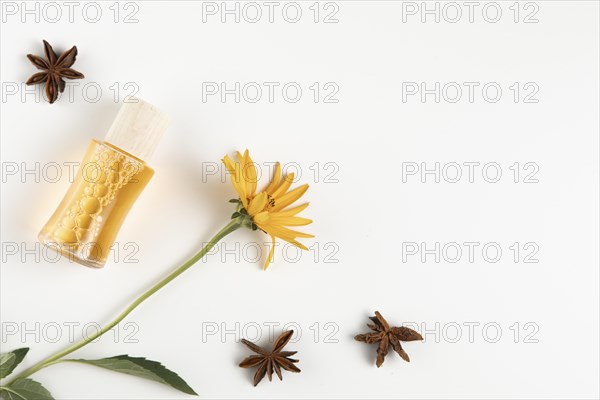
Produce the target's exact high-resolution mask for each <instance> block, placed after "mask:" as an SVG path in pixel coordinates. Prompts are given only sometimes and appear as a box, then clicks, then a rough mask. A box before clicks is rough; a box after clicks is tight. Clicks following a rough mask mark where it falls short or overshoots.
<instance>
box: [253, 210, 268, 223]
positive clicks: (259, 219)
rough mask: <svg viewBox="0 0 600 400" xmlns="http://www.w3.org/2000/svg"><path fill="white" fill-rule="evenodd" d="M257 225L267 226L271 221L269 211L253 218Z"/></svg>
mask: <svg viewBox="0 0 600 400" xmlns="http://www.w3.org/2000/svg"><path fill="white" fill-rule="evenodd" d="M252 219H253V220H254V223H255V224H257V225H258V224H266V223H267V222H269V219H271V216H270V215H269V212H268V211H263V212H259V213H258V214H256V215H254V216H253V217H252Z"/></svg>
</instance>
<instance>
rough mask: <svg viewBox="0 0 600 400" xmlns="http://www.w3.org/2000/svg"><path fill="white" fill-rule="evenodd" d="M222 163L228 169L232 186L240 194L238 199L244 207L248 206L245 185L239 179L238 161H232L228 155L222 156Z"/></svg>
mask: <svg viewBox="0 0 600 400" xmlns="http://www.w3.org/2000/svg"><path fill="white" fill-rule="evenodd" d="M222 161H223V164H225V168H227V171H229V174H230V175H231V183H232V184H233V188H234V189H235V191H236V192H237V193H238V195H239V196H240V200H241V201H242V204H243V206H244V207H248V196H247V193H246V185H245V184H244V182H243V181H242V180H241V178H240V177H241V174H240V167H239V164H238V163H234V162H233V161H232V160H231V158H229V156H228V155H225V157H223V160H222Z"/></svg>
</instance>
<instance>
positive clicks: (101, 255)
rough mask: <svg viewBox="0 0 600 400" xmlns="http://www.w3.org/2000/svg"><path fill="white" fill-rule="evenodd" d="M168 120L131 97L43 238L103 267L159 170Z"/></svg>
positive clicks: (94, 145)
mask: <svg viewBox="0 0 600 400" xmlns="http://www.w3.org/2000/svg"><path fill="white" fill-rule="evenodd" d="M167 125H168V117H167V116H166V115H165V114H163V113H162V112H160V111H159V110H157V109H156V108H155V107H154V106H152V105H151V104H148V103H146V102H144V101H142V100H140V99H135V98H130V99H128V102H127V103H124V104H123V106H122V107H121V109H120V111H119V113H118V114H117V117H116V118H115V121H114V122H113V124H112V126H111V128H110V130H109V132H108V134H107V135H106V137H105V138H104V140H103V141H97V140H92V142H91V143H90V144H89V146H88V148H87V151H86V153H85V156H84V157H83V161H82V163H81V165H80V166H79V170H78V171H77V174H76V176H75V180H74V181H73V183H72V184H71V187H70V188H69V190H68V191H67V193H66V195H65V197H64V198H63V200H62V202H61V203H60V205H59V206H58V208H57V209H56V211H55V212H54V214H53V215H52V217H50V220H49V221H48V222H47V223H46V225H45V226H44V227H43V228H42V230H41V232H40V234H39V236H38V237H39V240H40V241H41V242H42V243H44V244H45V245H47V246H48V247H50V248H51V249H53V250H55V251H57V252H59V253H61V254H62V255H65V256H67V257H69V259H71V260H73V261H76V262H78V263H80V264H83V265H86V266H88V267H96V268H100V267H103V266H104V264H105V263H106V260H107V257H108V255H109V253H110V250H111V248H112V245H113V243H114V240H115V238H116V236H117V233H118V232H119V229H120V228H121V224H122V223H123V221H124V220H125V217H126V216H127V213H128V212H129V210H130V208H131V207H132V206H133V203H134V202H135V200H136V199H137V198H138V196H139V195H140V193H141V192H142V190H143V189H144V188H145V187H146V185H147V184H148V182H149V181H150V178H152V175H154V170H153V169H152V168H150V167H149V166H148V165H147V164H146V161H147V160H148V159H149V158H150V156H151V155H152V153H153V152H154V149H155V148H156V145H157V144H158V142H159V141H160V138H161V137H162V135H163V133H164V131H165V130H166V128H167Z"/></svg>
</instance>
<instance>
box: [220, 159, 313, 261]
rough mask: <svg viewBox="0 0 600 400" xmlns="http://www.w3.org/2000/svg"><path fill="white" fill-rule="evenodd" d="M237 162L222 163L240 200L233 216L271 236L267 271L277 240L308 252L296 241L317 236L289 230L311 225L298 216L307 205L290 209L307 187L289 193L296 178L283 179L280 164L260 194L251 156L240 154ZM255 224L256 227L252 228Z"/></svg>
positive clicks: (291, 175) (292, 175)
mask: <svg viewBox="0 0 600 400" xmlns="http://www.w3.org/2000/svg"><path fill="white" fill-rule="evenodd" d="M236 158H237V161H233V160H232V159H231V158H229V156H228V155H226V156H225V157H223V160H222V161H223V163H224V164H225V167H226V168H227V170H228V171H229V174H230V175H231V183H232V184H233V187H234V188H235V191H236V192H237V193H238V195H239V196H240V204H239V206H238V212H236V213H235V214H234V217H239V218H248V217H249V218H250V221H249V225H251V226H248V227H252V228H254V229H256V227H258V228H259V229H261V230H263V231H264V232H266V233H267V234H268V235H270V236H271V240H272V242H273V243H272V245H271V250H270V251H269V256H268V257H267V260H266V262H265V265H264V269H267V268H268V266H269V264H270V263H271V261H272V260H273V253H274V251H275V238H280V239H283V240H285V241H286V242H289V243H291V244H293V245H294V246H296V247H299V248H301V249H302V250H308V249H307V248H306V246H304V245H303V244H302V243H300V242H298V241H297V240H296V239H297V238H311V237H314V236H313V235H309V234H307V233H303V232H298V231H295V230H292V229H290V228H288V227H289V226H303V225H308V224H310V223H311V222H312V220H310V219H307V218H301V217H298V216H296V215H297V214H298V213H300V212H301V211H302V210H304V209H305V208H306V207H308V203H305V204H302V205H299V206H296V207H292V208H287V207H288V206H290V205H292V204H293V203H294V202H295V201H296V200H298V199H299V198H300V197H302V195H303V194H304V193H305V192H306V190H307V189H308V185H306V184H305V185H302V186H300V187H297V188H296V189H293V190H289V189H290V186H291V185H292V182H293V181H294V174H293V173H290V174H288V175H286V176H285V177H284V176H283V175H282V173H281V165H280V164H279V163H277V164H276V166H275V172H274V174H273V179H272V180H271V182H270V183H269V184H268V185H267V187H266V188H265V189H264V190H262V191H261V192H258V193H257V191H256V184H257V174H256V167H255V165H254V163H253V162H252V159H251V158H250V155H249V154H248V150H246V151H245V152H244V154H243V155H242V154H241V153H239V152H237V153H236ZM252 224H254V225H255V226H252Z"/></svg>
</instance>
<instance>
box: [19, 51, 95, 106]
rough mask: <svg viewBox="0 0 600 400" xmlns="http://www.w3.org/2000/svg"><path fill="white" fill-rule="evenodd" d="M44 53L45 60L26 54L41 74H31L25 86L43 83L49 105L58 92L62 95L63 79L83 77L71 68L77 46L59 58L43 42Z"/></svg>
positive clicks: (63, 88) (54, 99)
mask: <svg viewBox="0 0 600 400" xmlns="http://www.w3.org/2000/svg"><path fill="white" fill-rule="evenodd" d="M44 52H45V53H46V60H44V59H43V58H42V57H38V56H36V55H33V54H27V58H28V59H29V61H31V63H32V64H33V65H35V66H36V68H37V69H41V70H42V71H43V72H38V73H37V74H33V75H32V76H31V78H29V79H28V80H27V82H26V84H27V85H37V84H38V83H44V82H45V83H46V97H47V98H48V101H49V102H50V104H52V103H54V102H55V101H56V99H57V98H58V92H60V93H62V92H64V90H65V80H64V78H67V79H81V78H83V77H84V76H83V74H82V73H81V72H79V71H75V70H74V69H72V68H71V66H72V65H73V64H74V63H75V58H76V57H77V46H73V47H71V49H70V50H67V51H65V52H64V53H62V54H61V55H60V57H57V56H56V53H55V52H54V49H52V46H50V43H48V42H46V41H45V40H44Z"/></svg>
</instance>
